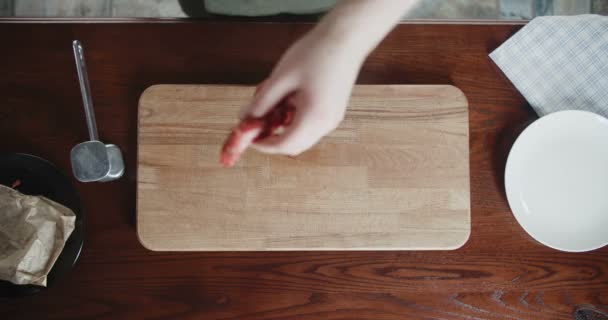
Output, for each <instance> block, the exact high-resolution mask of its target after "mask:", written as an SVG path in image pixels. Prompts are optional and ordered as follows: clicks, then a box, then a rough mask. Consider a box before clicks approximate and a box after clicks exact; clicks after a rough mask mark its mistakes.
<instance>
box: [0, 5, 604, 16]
mask: <svg viewBox="0 0 608 320" xmlns="http://www.w3.org/2000/svg"><path fill="white" fill-rule="evenodd" d="M335 1H336V0H306V1H305V0H0V16H18V17H28V16H29V17H34V16H35V17H40V16H49V17H187V16H207V15H208V14H209V11H211V12H212V13H217V14H236V15H264V14H274V13H278V12H295V13H299V12H315V11H319V10H323V9H325V8H327V7H329V6H331V4H333V3H334V2H335ZM582 13H598V14H604V15H606V14H608V0H422V1H421V3H420V5H418V7H417V8H416V9H414V10H412V11H410V12H407V13H405V15H404V18H408V19H412V18H414V19H415V18H430V19H530V18H533V17H535V16H539V15H571V14H582Z"/></svg>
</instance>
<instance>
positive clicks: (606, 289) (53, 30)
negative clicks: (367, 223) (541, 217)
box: [0, 21, 608, 320]
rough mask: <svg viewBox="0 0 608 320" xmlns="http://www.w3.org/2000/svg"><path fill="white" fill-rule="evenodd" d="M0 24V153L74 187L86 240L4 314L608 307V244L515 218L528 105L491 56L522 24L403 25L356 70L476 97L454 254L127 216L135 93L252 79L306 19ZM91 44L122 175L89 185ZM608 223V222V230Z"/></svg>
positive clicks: (554, 315)
mask: <svg viewBox="0 0 608 320" xmlns="http://www.w3.org/2000/svg"><path fill="white" fill-rule="evenodd" d="M40 22H41V21H33V22H31V21H30V22H29V23H24V22H23V21H21V22H20V23H15V21H8V22H7V21H4V22H2V23H0V39H1V41H2V47H1V48H0V72H1V73H0V137H1V138H0V151H3V152H6V151H13V152H26V153H31V154H35V155H38V156H41V157H44V158H46V159H48V160H50V161H51V162H53V163H55V164H56V165H58V166H59V168H61V169H62V170H63V171H64V172H65V173H66V175H68V176H70V178H71V179H72V181H73V183H74V184H75V185H76V186H77V188H78V191H79V192H80V195H81V198H82V205H83V207H84V209H85V211H86V219H87V220H86V239H85V244H84V248H83V251H82V255H81V258H80V260H79V261H78V263H77V264H76V266H75V268H74V269H73V271H72V272H71V273H70V274H69V275H67V276H66V277H65V278H64V279H63V280H62V281H60V282H58V283H57V284H56V285H55V286H54V287H53V288H51V289H49V290H46V291H44V292H42V293H40V294H38V295H36V296H32V297H28V298H24V299H19V300H16V301H12V302H9V303H4V304H0V319H21V318H31V319H85V318H95V319H143V318H154V319H157V318H167V319H177V318H185V319H374V320H378V319H434V318H437V319H572V313H573V311H574V310H575V308H577V307H580V306H593V307H596V308H604V309H606V308H608V247H605V248H603V249H600V250H596V251H594V252H588V253H578V254H574V253H564V252H558V251H556V250H552V249H549V248H547V247H544V246H542V245H540V244H539V243H537V242H535V241H534V240H533V239H532V238H530V237H529V236H528V235H527V234H526V233H525V232H524V230H523V229H522V228H521V227H520V226H519V225H518V224H517V222H516V221H515V219H514V217H513V215H512V214H511V211H510V210H509V206H508V204H507V201H506V198H505V194H504V189H503V187H502V185H503V178H502V176H503V172H504V165H505V160H506V155H507V152H508V149H509V146H510V144H511V143H512V142H513V141H514V139H515V134H516V133H517V131H518V130H520V129H521V128H522V126H525V124H526V123H527V121H529V120H530V119H533V118H534V115H533V112H532V111H531V109H530V107H529V106H528V105H527V103H526V102H525V100H524V99H523V98H522V96H521V95H520V94H519V93H518V92H517V91H516V90H515V89H514V87H513V86H512V85H511V84H510V82H509V81H508V80H507V79H506V78H505V77H504V76H503V75H502V74H501V73H500V71H499V70H498V69H497V67H496V66H495V65H494V64H493V63H492V62H491V61H490V59H489V58H488V56H487V55H488V53H489V52H491V51H492V50H493V49H494V48H496V47H498V46H499V45H500V44H501V43H502V42H504V41H505V40H506V39H508V38H509V36H511V35H512V34H513V33H515V32H516V31H517V30H519V29H520V28H521V26H522V23H504V24H483V23H478V24H466V23H465V24H435V23H427V24H421V23H419V24H415V23H406V24H401V25H399V26H398V27H397V28H396V29H395V30H394V31H393V32H392V33H391V34H390V35H389V36H388V37H387V38H386V39H385V41H384V42H382V44H381V45H380V46H379V48H378V49H377V50H376V51H375V52H374V53H373V54H372V55H371V56H370V58H369V59H368V60H367V62H366V63H365V65H364V66H363V69H362V71H361V74H360V77H359V80H358V82H359V83H364V84H372V83H374V84H453V85H455V86H457V87H459V88H460V89H462V90H463V91H464V93H465V94H466V96H467V98H468V100H469V105H470V109H469V116H470V120H469V121H470V148H471V149H470V152H471V157H470V159H471V160H470V162H471V201H472V203H471V207H472V212H471V215H472V234H471V237H470V239H469V241H468V243H467V244H466V245H465V246H464V247H462V248H461V249H458V250H455V251H435V252H424V251H413V252H401V251H392V252H232V253H214V252H199V253H196V252H192V253H169V252H168V253H159V252H151V251H148V250H146V249H144V248H143V247H142V246H141V245H140V243H139V241H138V240H137V235H136V230H135V224H134V222H135V188H136V149H137V138H136V125H137V121H136V118H137V101H138V98H139V96H140V94H141V93H142V91H143V90H144V89H145V88H146V87H148V86H150V85H152V84H157V83H198V84H215V83H222V84H257V83H258V82H260V81H261V80H262V79H264V77H265V76H266V75H267V74H268V73H269V72H270V70H271V68H272V67H273V64H274V63H275V62H276V61H277V59H278V58H279V56H280V55H281V53H282V52H283V51H284V50H285V49H286V48H287V47H288V45H289V44H290V43H291V42H292V41H294V39H296V38H297V37H298V36H300V35H302V34H303V33H304V32H305V31H306V30H308V29H310V27H311V25H310V24H308V23H253V22H234V21H233V22H201V21H199V22H188V21H185V22H184V21H181V22H180V21H165V22H162V23H161V22H150V21H145V22H141V23H109V22H107V21H106V22H105V23H74V22H69V21H64V22H62V23H40ZM73 39H79V40H81V41H82V42H83V44H84V46H85V49H86V59H87V64H88V68H89V76H90V78H91V88H92V91H93V100H94V104H95V107H96V113H97V121H98V126H99V130H100V136H101V139H102V141H104V142H107V143H115V144H117V145H119V146H120V148H121V149H122V151H123V153H124V156H125V160H126V175H125V176H124V177H123V178H122V179H120V180H119V181H116V182H110V183H90V184H82V183H78V182H76V181H75V180H74V179H73V178H72V175H71V169H70V164H69V152H70V149H71V148H72V146H74V145H75V144H77V143H79V142H82V141H84V140H85V139H86V137H87V130H86V126H85V122H84V116H83V111H82V103H81V97H80V91H79V87H78V83H77V77H76V70H75V66H74V59H73V56H72V49H71V41H72V40H73ZM607 232H608V231H607Z"/></svg>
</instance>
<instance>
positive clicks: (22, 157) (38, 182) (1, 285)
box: [0, 153, 84, 300]
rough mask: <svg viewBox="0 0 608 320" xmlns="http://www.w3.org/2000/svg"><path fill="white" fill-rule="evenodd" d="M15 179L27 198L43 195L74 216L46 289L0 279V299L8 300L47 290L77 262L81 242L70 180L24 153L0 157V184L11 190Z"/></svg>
mask: <svg viewBox="0 0 608 320" xmlns="http://www.w3.org/2000/svg"><path fill="white" fill-rule="evenodd" d="M17 180H18V181H20V184H19V186H17V187H15V189H16V190H17V191H19V192H21V193H23V194H27V195H34V196H44V197H46V198H49V199H51V200H53V201H55V202H57V203H60V204H62V205H64V206H66V207H68V208H70V209H72V211H74V213H75V214H76V225H75V228H74V231H73V232H72V234H71V235H70V237H69V238H68V240H67V242H66V243H65V246H64V248H63V251H61V254H60V255H59V257H58V258H57V261H56V262H55V264H54V265H53V268H52V269H51V271H50V272H49V274H48V276H47V286H46V287H41V286H35V285H15V284H12V283H10V282H8V281H1V280H0V300H12V299H14V298H17V297H22V296H29V295H33V294H36V293H38V292H40V291H42V290H45V289H47V288H51V287H52V286H53V285H54V284H55V283H56V282H57V281H58V280H59V279H61V278H62V277H63V276H65V274H66V273H68V272H69V271H70V270H71V269H72V267H73V266H74V263H76V260H78V256H79V255H80V251H81V249H82V243H83V240H84V214H83V212H82V209H81V207H80V198H79V196H78V193H77V192H76V189H75V188H74V186H73V185H72V184H71V183H70V180H69V179H68V178H67V177H66V176H65V175H63V173H61V171H59V169H58V168H57V167H55V166H54V165H53V164H52V163H50V162H48V161H46V160H44V159H42V158H39V157H36V156H32V155H28V154H21V153H6V154H0V184H3V185H5V186H9V187H11V186H12V185H13V183H15V181H17ZM0 214H1V213H0Z"/></svg>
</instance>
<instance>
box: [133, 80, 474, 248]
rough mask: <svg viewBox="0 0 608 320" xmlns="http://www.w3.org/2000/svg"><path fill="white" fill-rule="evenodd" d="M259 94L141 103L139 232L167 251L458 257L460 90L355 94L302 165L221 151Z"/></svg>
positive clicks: (463, 189) (161, 88) (169, 91)
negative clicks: (223, 161) (226, 156)
mask: <svg viewBox="0 0 608 320" xmlns="http://www.w3.org/2000/svg"><path fill="white" fill-rule="evenodd" d="M253 91H254V87H245V86H225V85H218V86H209V85H207V86H184V85H156V86H152V87H150V88H148V89H147V90H146V91H145V92H144V93H143V94H142V96H141V98H140V100H139V125H138V174H137V182H138V183H137V232H138V235H139V239H140V241H141V242H142V244H143V245H144V246H145V247H146V248H148V249H151V250H157V251H223V250H224V251H225V250H232V251H251V250H449V249H455V248H458V247H460V246H462V245H463V244H464V243H465V242H466V240H467V239H468V238H469V232H470V201H469V198H470V195H469V128H468V127H469V121H468V106H467V101H466V98H465V97H464V95H463V93H462V92H461V91H460V90H458V89H457V88H456V87H453V86H438V85H435V86H402V85H394V86H386V85H365V86H356V87H355V89H354V90H353V94H352V97H351V100H350V103H349V107H348V112H347V114H346V117H345V119H344V121H343V122H342V123H341V125H340V126H339V127H338V128H337V129H336V130H335V131H334V132H332V133H331V134H330V135H328V136H327V137H325V138H324V139H323V140H322V141H321V142H320V143H319V144H318V145H317V146H315V147H314V148H313V149H312V150H309V151H307V152H305V153H303V154H301V155H299V156H297V157H281V156H269V155H263V154H260V153H256V152H253V151H249V152H246V153H245V155H244V157H243V159H241V161H239V162H238V163H237V165H236V166H235V167H233V168H222V167H221V166H220V165H219V163H218V156H219V150H220V148H221V146H222V143H223V142H224V140H225V139H226V137H227V136H228V133H229V130H230V128H231V127H232V126H234V125H235V121H236V116H235V115H237V114H238V112H239V109H240V108H241V106H243V105H244V104H246V103H248V102H249V100H250V99H251V96H252V95H253Z"/></svg>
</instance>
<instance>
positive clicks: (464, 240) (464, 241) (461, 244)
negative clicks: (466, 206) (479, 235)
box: [438, 210, 471, 250]
mask: <svg viewBox="0 0 608 320" xmlns="http://www.w3.org/2000/svg"><path fill="white" fill-rule="evenodd" d="M470 217H471V211H470V210H469V226H470V223H471V222H470ZM469 239H471V228H470V227H469V228H468V229H467V232H466V233H465V234H464V237H462V239H460V242H456V241H455V242H454V244H453V245H452V246H446V247H445V248H441V249H438V250H458V249H460V248H462V247H464V246H465V245H466V244H467V242H469Z"/></svg>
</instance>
